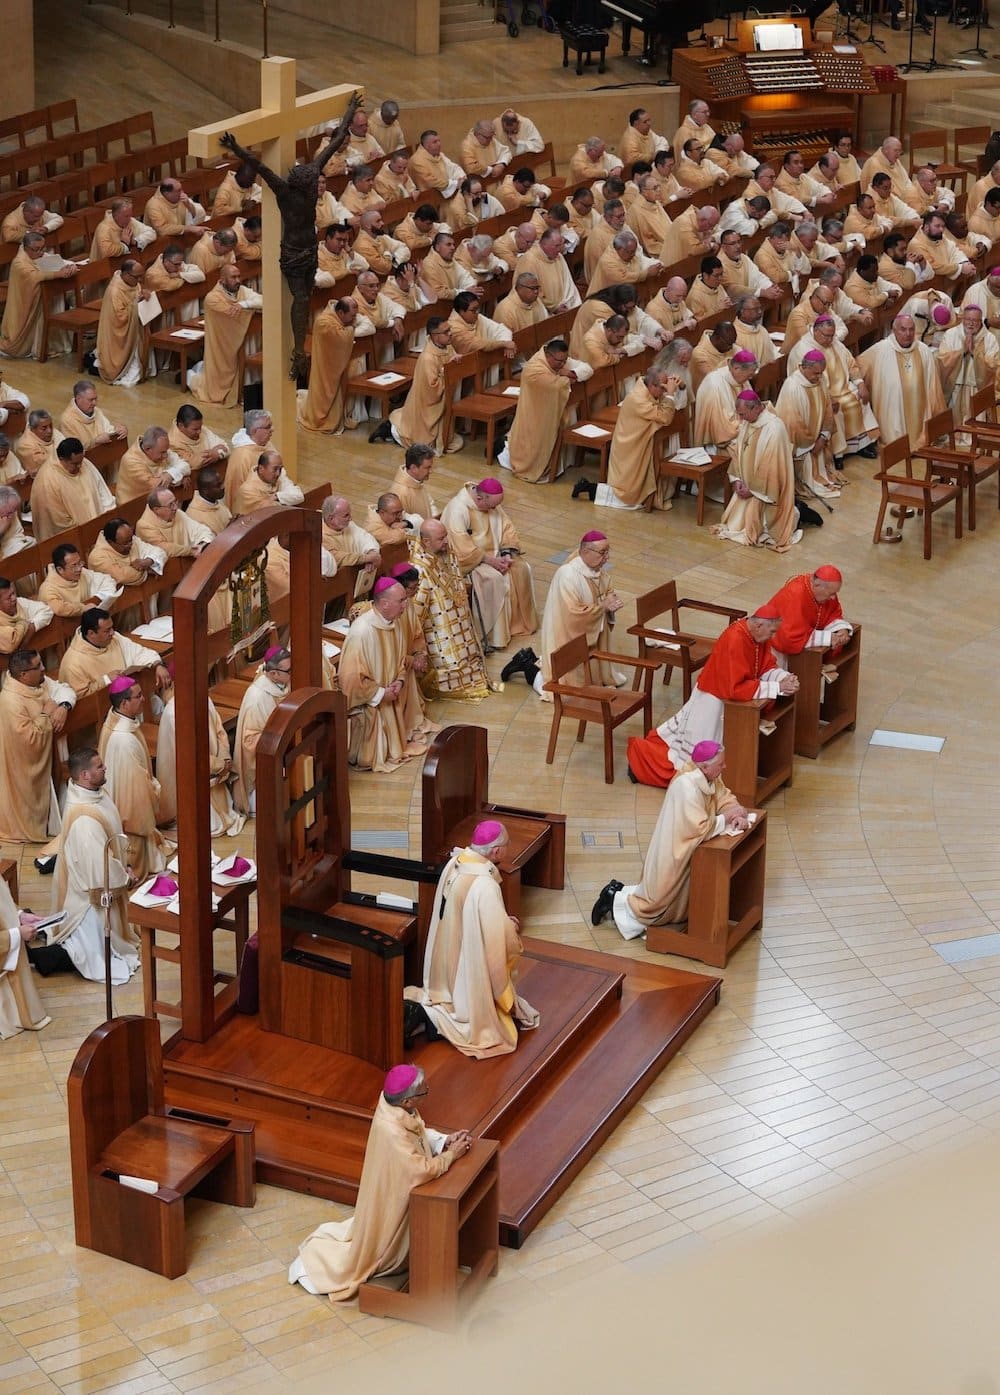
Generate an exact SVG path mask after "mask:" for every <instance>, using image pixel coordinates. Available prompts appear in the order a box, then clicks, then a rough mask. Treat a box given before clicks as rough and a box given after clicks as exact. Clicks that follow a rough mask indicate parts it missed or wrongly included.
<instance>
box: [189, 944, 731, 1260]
mask: <svg viewBox="0 0 1000 1395" xmlns="http://www.w3.org/2000/svg"><path fill="white" fill-rule="evenodd" d="M524 948H525V952H524V957H523V959H522V961H521V972H520V977H519V980H518V987H519V991H521V992H522V994H523V996H524V997H525V998H527V1000H528V1001H529V1002H531V1003H532V1005H533V1006H534V1007H536V1008H537V1009H538V1010H539V1012H540V1014H541V1023H540V1025H539V1026H538V1028H536V1029H535V1030H534V1031H531V1032H526V1033H523V1034H522V1036H521V1038H520V1040H519V1042H518V1046H517V1050H516V1051H514V1052H510V1053H508V1054H507V1055H504V1056H495V1057H491V1058H489V1059H488V1060H484V1061H476V1060H472V1059H471V1058H469V1057H466V1056H463V1055H462V1054H461V1053H460V1052H458V1051H456V1050H455V1049H454V1048H453V1047H451V1046H449V1045H448V1044H447V1043H446V1042H443V1041H437V1042H432V1043H421V1044H418V1045H417V1046H416V1047H415V1048H414V1050H413V1051H412V1052H411V1053H410V1059H412V1060H413V1061H414V1062H416V1063H418V1064H419V1065H420V1066H421V1067H422V1068H423V1069H424V1071H425V1073H426V1075H427V1083H428V1087H429V1091H430V1094H429V1098H428V1101H427V1104H426V1109H425V1110H423V1111H422V1112H424V1114H425V1118H426V1119H427V1121H428V1123H430V1124H433V1125H434V1126H436V1127H439V1128H441V1129H447V1130H452V1129H457V1128H468V1129H470V1130H471V1132H472V1133H473V1134H474V1135H475V1136H476V1137H477V1138H496V1139H497V1140H498V1141H499V1142H500V1145H501V1164H500V1213H501V1232H500V1238H501V1240H502V1241H503V1243H504V1244H507V1245H511V1246H514V1247H517V1246H519V1245H521V1244H522V1243H523V1241H524V1239H525V1237H526V1236H527V1235H528V1234H529V1233H530V1232H531V1230H532V1229H533V1227H534V1226H535V1225H537V1223H538V1221H539V1220H540V1219H541V1218H542V1216H544V1215H545V1213H546V1211H547V1210H548V1209H549V1207H550V1206H552V1205H553V1203H554V1202H555V1200H556V1199H557V1197H559V1196H560V1195H561V1194H562V1192H563V1191H564V1190H565V1189H566V1187H567V1186H568V1185H569V1183H570V1182H571V1181H572V1179H573V1178H574V1177H575V1176H576V1175H577V1173H578V1172H579V1171H580V1169H581V1168H582V1167H583V1166H584V1164H585V1163H586V1162H587V1161H588V1160H589V1159H590V1158H591V1157H592V1156H593V1154H594V1152H595V1151H596V1150H597V1148H599V1147H600V1145H601V1143H602V1142H603V1141H604V1140H605V1139H606V1138H607V1137H608V1135H609V1134H610V1133H611V1132H612V1130H613V1129H614V1128H615V1126H616V1124H617V1123H618V1122H619V1121H620V1120H621V1119H622V1118H623V1117H624V1115H625V1114H626V1113H627V1112H628V1110H629V1109H630V1108H631V1107H632V1105H633V1104H634V1102H635V1101H636V1100H637V1099H638V1098H639V1096H640V1095H641V1093H642V1091H643V1090H644V1089H645V1088H646V1087H647V1085H648V1084H649V1083H650V1081H652V1080H653V1079H654V1078H655V1076H656V1075H657V1073H658V1072H659V1071H660V1070H661V1069H662V1067H663V1066H664V1065H665V1064H666V1062H667V1061H668V1060H669V1059H670V1057H671V1056H672V1055H673V1054H674V1053H675V1052H676V1051H677V1050H678V1049H679V1047H680V1046H681V1044H682V1043H683V1042H684V1041H685V1040H686V1039H687V1037H688V1036H689V1035H690V1033H691V1032H692V1031H693V1030H694V1028H695V1027H696V1026H697V1024H698V1023H699V1022H700V1021H701V1019H702V1018H703V1017H704V1016H705V1015H706V1014H707V1013H708V1012H710V1011H711V1009H712V1008H713V1007H714V1005H715V1003H716V1002H717V1000H718V992H719V987H720V983H721V980H718V979H714V978H708V977H706V976H704V975H701V974H689V973H685V972H681V971H680V970H675V969H669V968H664V967H661V966H659V965H656V964H652V965H650V964H646V963H644V962H641V961H633V960H627V959H619V958H617V957H616V956H614V955H609V954H596V953H593V952H592V951H588V950H579V949H573V948H571V947H569V946H563V945H557V944H553V943H550V942H549V941H542V940H530V939H526V940H525V942H524ZM164 1082H165V1090H166V1099H167V1104H168V1105H170V1106H172V1107H177V1108H183V1109H189V1110H193V1111H200V1112H205V1113H213V1112H214V1113H218V1114H232V1115H237V1116H240V1117H243V1118H248V1119H253V1120H254V1121H255V1123H256V1125H257V1132H256V1150H257V1176H258V1178H259V1180H260V1181H262V1182H269V1183H271V1184H273V1185H275V1186H281V1187H287V1188H289V1189H290V1190H294V1191H303V1192H307V1193H309V1194H310V1195H314V1196H323V1197H328V1198H329V1199H331V1200H334V1201H339V1202H346V1203H347V1204H351V1203H352V1202H353V1201H354V1200H355V1199H356V1195H357V1187H358V1182H359V1180H360V1176H361V1165H362V1162H363V1159H364V1150H365V1144H366V1141H367V1136H368V1128H369V1123H370V1119H371V1115H372V1111H373V1110H374V1108H375V1104H376V1102H377V1100H378V1096H379V1090H380V1088H381V1083H382V1072H381V1071H380V1070H378V1069H377V1068H376V1067H374V1066H372V1065H369V1064H367V1063H365V1062H363V1061H360V1060H357V1059H356V1058H353V1057H350V1056H346V1055H344V1054H343V1053H341V1052H337V1051H330V1050H328V1049H327V1048H326V1047H321V1046H315V1045H313V1044H311V1043H309V1042H304V1041H298V1040H293V1039H291V1038H287V1037H281V1036H278V1035H277V1034H275V1033H273V1032H265V1031H263V1030H262V1028H261V1027H260V1023H259V1021H258V1019H257V1018H256V1017H245V1016H239V1015H236V1016H233V1017H232V1018H231V1019H230V1020H229V1021H228V1022H226V1023H225V1024H224V1025H223V1026H222V1027H221V1028H220V1030H219V1031H217V1032H216V1033H215V1035H214V1036H213V1037H212V1038H211V1040H210V1041H208V1042H204V1043H200V1042H191V1041H184V1040H182V1039H181V1037H180V1034H179V1033H178V1034H177V1035H176V1036H175V1037H173V1038H171V1039H170V1040H169V1041H168V1042H167V1043H166V1044H165V1046H164Z"/></svg>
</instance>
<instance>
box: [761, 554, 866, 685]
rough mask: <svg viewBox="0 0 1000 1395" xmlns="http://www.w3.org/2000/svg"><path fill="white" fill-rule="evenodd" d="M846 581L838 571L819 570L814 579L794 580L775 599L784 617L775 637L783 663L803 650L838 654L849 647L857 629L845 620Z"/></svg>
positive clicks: (778, 611)
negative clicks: (841, 595)
mask: <svg viewBox="0 0 1000 1395" xmlns="http://www.w3.org/2000/svg"><path fill="white" fill-rule="evenodd" d="M843 580H844V578H843V575H842V574H841V572H839V571H838V570H837V568H836V567H831V566H823V567H817V568H816V570H815V571H814V572H813V573H812V574H811V575H810V574H809V573H808V572H804V573H803V574H802V575H801V576H793V577H792V578H791V580H789V581H786V582H785V584H784V586H782V588H781V590H780V591H779V592H778V593H777V594H776V595H774V596H772V597H771V601H770V604H771V605H772V606H774V607H775V609H776V610H777V613H778V614H779V615H780V616H781V627H780V629H779V630H778V633H777V634H776V635H775V636H774V649H775V653H776V654H777V656H778V662H779V663H783V662H784V660H785V656H786V655H788V654H801V653H802V650H803V649H834V650H837V649H840V648H842V647H843V645H844V644H846V643H847V641H848V640H849V639H850V637H851V635H852V634H853V626H852V625H851V624H850V623H849V622H848V621H847V620H845V619H844V612H843V610H842V609H841V606H840V601H839V599H838V597H837V592H838V591H839V590H840V588H841V585H842V584H843Z"/></svg>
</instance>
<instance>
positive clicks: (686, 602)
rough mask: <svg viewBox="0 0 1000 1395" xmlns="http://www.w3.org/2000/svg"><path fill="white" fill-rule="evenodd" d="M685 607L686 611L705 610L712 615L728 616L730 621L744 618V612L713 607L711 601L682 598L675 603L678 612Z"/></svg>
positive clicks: (730, 608)
mask: <svg viewBox="0 0 1000 1395" xmlns="http://www.w3.org/2000/svg"><path fill="white" fill-rule="evenodd" d="M682 606H686V607H687V609H688V610H707V611H710V612H711V613H712V614H713V615H728V616H729V617H730V619H732V620H743V619H745V617H746V611H745V610H737V609H736V608H735V607H734V606H731V605H715V604H714V603H713V602H712V601H695V600H692V599H691V597H690V596H682V597H681V598H680V600H679V601H678V602H677V608H678V610H680V609H681V607H682Z"/></svg>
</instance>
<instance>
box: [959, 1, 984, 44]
mask: <svg viewBox="0 0 1000 1395" xmlns="http://www.w3.org/2000/svg"><path fill="white" fill-rule="evenodd" d="M985 8H986V0H977V4H976V44H975V47H974V48H960V49H959V50H958V56H959V57H960V58H961V57H963V56H964V55H965V54H967V53H974V54H975V55H976V56H977V58H989V54H988V53H987V52H986V50H985V49H984V48H983V46H982V44H981V43H980V42H979V41H980V39H981V37H982V32H983V10H984V9H985ZM986 28H987V29H989V28H990V24H989V22H988V21H987V24H986Z"/></svg>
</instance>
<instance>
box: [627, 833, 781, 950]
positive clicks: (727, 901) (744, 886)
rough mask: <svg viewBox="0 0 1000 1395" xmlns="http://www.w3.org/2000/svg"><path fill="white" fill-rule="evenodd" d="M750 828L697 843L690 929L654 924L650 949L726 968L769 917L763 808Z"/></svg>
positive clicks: (649, 935)
mask: <svg viewBox="0 0 1000 1395" xmlns="http://www.w3.org/2000/svg"><path fill="white" fill-rule="evenodd" d="M755 812H756V815H757V817H756V819H755V821H754V823H753V826H752V827H751V828H748V829H747V831H746V832H745V833H737V834H733V835H731V834H728V833H720V834H719V836H718V837H717V838H709V839H708V840H707V841H706V842H704V843H702V844H700V846H699V847H697V848H695V850H694V856H693V857H692V859H691V899H690V902H689V905H688V923H687V930H686V931H683V930H677V929H675V928H673V927H672V926H669V925H651V926H650V927H649V929H648V930H647V931H646V948H647V949H648V950H651V951H652V952H653V953H654V954H680V955H682V956H683V957H684V958H685V959H698V960H700V961H701V962H702V963H703V964H711V966H712V968H713V969H724V968H725V967H726V962H727V960H728V959H729V956H730V954H732V952H733V950H734V949H735V948H736V946H737V945H739V944H742V943H743V941H744V940H745V939H746V937H747V936H748V935H750V934H752V933H753V932H754V930H758V929H759V928H760V926H761V924H762V923H763V920H764V859H765V854H766V848H767V815H766V814H765V813H764V811H763V810H762V809H758V810H756V811H755Z"/></svg>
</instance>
